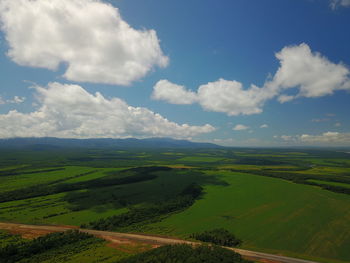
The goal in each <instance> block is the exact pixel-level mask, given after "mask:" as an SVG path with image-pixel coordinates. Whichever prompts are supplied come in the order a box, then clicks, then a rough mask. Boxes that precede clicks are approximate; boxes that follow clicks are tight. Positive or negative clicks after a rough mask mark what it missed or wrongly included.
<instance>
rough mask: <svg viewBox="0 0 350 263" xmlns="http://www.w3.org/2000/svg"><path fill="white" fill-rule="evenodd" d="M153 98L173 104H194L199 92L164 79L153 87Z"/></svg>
mask: <svg viewBox="0 0 350 263" xmlns="http://www.w3.org/2000/svg"><path fill="white" fill-rule="evenodd" d="M152 99H155V100H163V101H166V102H169V103H172V104H192V103H194V102H196V101H197V94H196V93H194V92H192V91H189V90H186V88H185V87H184V86H180V85H177V84H174V83H172V82H170V81H168V80H166V79H162V80H160V81H158V82H157V83H156V85H155V86H154V87H153V93H152Z"/></svg>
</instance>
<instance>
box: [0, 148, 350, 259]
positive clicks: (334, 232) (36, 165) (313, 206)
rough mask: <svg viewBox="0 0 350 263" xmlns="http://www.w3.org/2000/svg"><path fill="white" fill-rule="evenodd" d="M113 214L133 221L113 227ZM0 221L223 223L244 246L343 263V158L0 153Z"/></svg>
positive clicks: (348, 183)
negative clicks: (190, 195)
mask: <svg viewBox="0 0 350 263" xmlns="http://www.w3.org/2000/svg"><path fill="white" fill-rule="evenodd" d="M189 194H192V197H191V198H190V199H188V198H189ZM156 207H159V209H156ZM150 211H156V215H154V212H150ZM152 213H153V215H152ZM140 215H142V216H140ZM110 218H113V219H110ZM120 218H125V220H129V221H128V222H130V224H129V225H127V227H125V226H124V225H113V224H117V223H116V222H120V220H121V219H120ZM101 220H102V221H101ZM118 220H119V221H118ZM0 222H18V223H30V224H58V225H60V224H63V225H75V226H81V225H85V226H86V225H87V226H88V227H89V226H102V227H103V228H105V229H113V230H114V229H115V230H118V231H128V232H130V231H131V232H144V233H153V234H160V235H167V236H175V237H181V238H186V239H188V238H190V235H191V234H193V233H195V232H200V231H204V230H210V229H213V228H218V227H222V228H225V229H227V230H229V231H231V232H233V233H234V234H235V235H236V236H237V237H239V238H240V239H242V240H243V245H242V247H243V248H246V249H251V250H256V251H265V252H270V253H275V254H283V255H289V256H295V257H300V258H307V259H314V260H317V261H319V262H334V263H338V262H348V261H350V250H349V249H348V248H349V247H350V154H348V153H345V152H340V151H333V150H295V149H293V150H288V149H241V148H240V149H229V148H227V149H226V148H218V149H159V150H155V149H149V150H147V149H142V150H130V149H127V150H125V149H109V148H108V149H69V150H66V149H40V150H35V149H34V150H33V149H24V150H23V149H21V150H17V149H7V150H4V149H0ZM94 222H95V223H94ZM90 223H91V224H90ZM118 224H120V223H118ZM109 249H110V248H108V247H105V246H99V245H96V247H94V248H92V247H91V248H89V250H86V251H82V252H79V253H78V254H79V255H78V254H77V255H75V256H77V257H79V258H81V259H83V258H85V257H90V255H101V256H102V255H104V254H105V255H108V254H109V253H112V252H108V251H109ZM107 250H108V251H107ZM89 253H90V254H89ZM75 256H74V257H75ZM115 257H117V256H115ZM121 257H123V255H121ZM111 258H112V259H115V258H114V256H113V257H111ZM84 260H85V259H84ZM71 262H74V258H72V261H71ZM86 262H88V261H86ZM104 262H109V261H108V260H107V259H106V261H104ZM110 262H112V261H110Z"/></svg>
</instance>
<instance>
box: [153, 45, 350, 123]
mask: <svg viewBox="0 0 350 263" xmlns="http://www.w3.org/2000/svg"><path fill="white" fill-rule="evenodd" d="M276 58H277V59H278V60H279V61H280V66H279V68H278V70H277V71H276V73H275V74H274V76H273V77H272V79H270V80H268V81H266V82H265V83H264V85H263V86H262V87H261V88H260V87H257V86H256V85H253V84H252V85H251V86H250V87H249V88H244V87H243V85H242V83H240V82H238V81H235V80H225V79H219V80H217V81H214V82H209V83H207V84H204V85H201V86H199V88H198V90H197V92H192V91H188V90H186V88H185V87H184V86H179V85H176V84H173V83H170V82H169V81H166V80H161V81H160V82H158V83H157V84H156V85H155V87H154V91H153V95H152V97H153V98H154V99H158V100H164V101H167V102H169V103H174V104H190V103H195V102H197V103H199V104H200V105H201V106H202V108H203V109H205V110H207V111H214V112H223V113H226V114H227V115H229V116H234V115H240V114H243V115H250V114H258V113H261V112H262V111H263V107H264V105H265V103H266V102H267V101H269V100H271V99H273V98H276V97H277V100H278V101H279V102H280V103H285V102H288V101H291V100H294V99H297V98H299V97H307V98H314V97H321V96H326V95H330V94H333V93H334V92H335V91H337V90H350V78H349V75H350V71H349V69H348V68H347V67H346V66H345V65H343V64H341V63H338V64H335V63H333V62H331V61H329V60H328V59H327V58H326V57H324V56H322V55H320V54H319V53H314V52H312V51H311V49H310V47H309V46H308V45H307V44H301V45H298V46H288V47H285V48H283V49H282V50H281V51H280V52H278V53H276ZM160 84H162V85H160ZM290 89H295V90H296V91H297V92H296V93H297V94H296V95H289V94H284V92H286V90H290ZM186 98H187V99H186Z"/></svg>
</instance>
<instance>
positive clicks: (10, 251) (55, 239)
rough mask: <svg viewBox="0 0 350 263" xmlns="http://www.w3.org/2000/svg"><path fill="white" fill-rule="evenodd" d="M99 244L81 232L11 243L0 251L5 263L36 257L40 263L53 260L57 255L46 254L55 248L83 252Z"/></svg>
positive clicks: (55, 234)
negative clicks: (86, 248) (49, 259)
mask: <svg viewBox="0 0 350 263" xmlns="http://www.w3.org/2000/svg"><path fill="white" fill-rule="evenodd" d="M98 242H103V241H102V240H100V239H97V238H95V237H93V236H91V235H89V234H86V233H82V232H79V231H67V232H60V233H53V234H49V235H46V236H44V237H39V238H36V239H34V240H32V241H27V242H19V243H15V244H13V243H10V244H8V245H6V246H4V247H2V248H1V249H0V259H1V262H4V263H12V262H19V261H23V260H24V259H29V258H31V257H34V256H35V258H36V260H37V262H40V261H43V260H47V258H53V257H54V256H55V253H50V254H44V253H45V252H47V251H50V250H52V251H54V249H55V248H61V247H63V246H65V247H67V248H68V247H69V250H70V251H74V252H77V251H81V250H83V249H84V247H86V246H87V245H90V244H93V243H98ZM26 261H28V260H26Z"/></svg>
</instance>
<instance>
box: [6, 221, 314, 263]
mask: <svg viewBox="0 0 350 263" xmlns="http://www.w3.org/2000/svg"><path fill="white" fill-rule="evenodd" d="M0 229H5V230H8V231H10V232H12V233H18V234H21V235H23V236H24V237H29V238H30V237H36V236H40V235H45V234H47V233H51V232H61V231H66V230H69V229H79V228H77V227H72V226H47V225H25V224H14V223H0ZM79 231H82V232H86V233H89V234H92V235H95V236H98V237H101V238H104V239H106V240H109V241H111V240H119V241H121V242H123V241H132V242H142V243H149V244H152V245H169V244H184V243H185V244H197V243H194V242H190V241H186V240H181V239H176V238H169V237H160V236H151V235H143V234H142V235H141V234H128V233H118V232H109V231H97V230H89V229H79ZM228 249H231V250H233V251H235V252H237V253H239V254H241V255H242V256H244V257H247V258H249V259H254V260H259V261H261V262H264V261H265V262H270V263H317V262H315V261H309V260H303V259H297V258H290V257H284V256H278V255H273V254H267V253H261V252H255V251H250V250H245V249H238V248H228Z"/></svg>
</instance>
